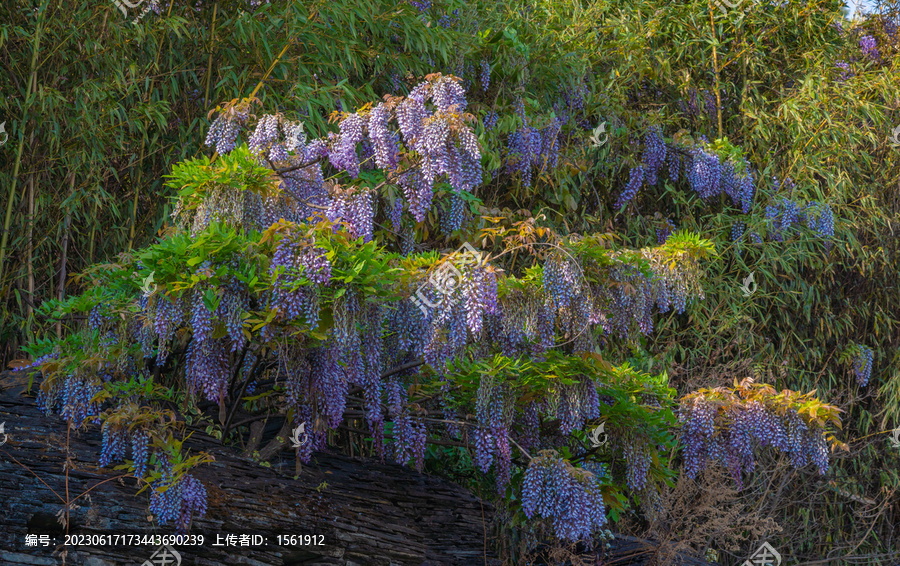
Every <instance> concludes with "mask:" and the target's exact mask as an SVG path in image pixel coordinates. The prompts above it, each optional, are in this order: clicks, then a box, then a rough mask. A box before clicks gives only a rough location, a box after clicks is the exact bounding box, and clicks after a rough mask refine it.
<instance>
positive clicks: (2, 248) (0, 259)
mask: <svg viewBox="0 0 900 566" xmlns="http://www.w3.org/2000/svg"><path fill="white" fill-rule="evenodd" d="M45 7H46V2H41V8H40V10H38V13H39V14H40V19H39V20H38V24H37V29H36V30H35V32H34V46H33V47H32V50H31V72H30V73H29V78H28V89H27V90H26V91H25V115H24V116H23V117H22V121H21V122H20V123H19V124H20V125H19V129H20V131H19V148H18V150H16V164H15V166H14V167H13V176H12V180H11V181H10V185H9V197H8V201H7V203H6V218H5V219H4V221H3V237H2V239H0V288H2V285H3V270H4V268H5V267H6V249H7V248H6V246H7V244H8V243H9V226H10V223H11V222H12V211H13V201H15V198H16V181H17V180H18V178H19V167H20V166H21V164H22V151H23V150H24V149H25V134H24V127H25V124H26V123H27V118H28V116H27V113H28V108H29V107H30V106H31V95H32V90H34V91H36V90H37V85H36V83H37V61H38V52H39V51H40V48H41V32H42V31H43V28H44V26H43V23H44V11H45V10H44V8H45Z"/></svg>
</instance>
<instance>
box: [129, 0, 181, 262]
mask: <svg viewBox="0 0 900 566" xmlns="http://www.w3.org/2000/svg"><path fill="white" fill-rule="evenodd" d="M174 3H175V0H169V11H168V12H166V17H169V16H171V15H172V5H173V4H174ZM162 46H163V42H162V41H160V42H159V47H158V48H157V49H156V58H155V59H154V60H153V70H154V71H158V67H159V55H160V53H162ZM154 86H156V75H154V76H153V77H151V78H150V88H148V89H147V104H150V103H151V102H153V88H154ZM146 145H147V138H146V136H144V138H143V139H142V140H141V158H140V160H138V162H137V167H138V170H137V182H136V183H135V184H134V200H133V202H132V213H131V230H130V231H129V235H128V251H131V248H132V247H134V234H135V229H136V226H137V217H138V212H137V207H138V197H140V194H141V177H142V173H143V171H144V169H143V166H144V151H145V149H146Z"/></svg>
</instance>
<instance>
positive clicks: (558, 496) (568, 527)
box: [522, 450, 607, 542]
mask: <svg viewBox="0 0 900 566" xmlns="http://www.w3.org/2000/svg"><path fill="white" fill-rule="evenodd" d="M598 472H599V473H596V474H595V473H592V472H590V471H588V470H585V469H583V468H576V467H574V466H572V465H571V464H569V463H568V462H567V461H566V460H564V459H563V458H561V457H560V456H559V454H558V453H556V452H555V451H553V450H545V451H543V452H541V453H540V454H538V455H537V456H536V457H535V458H534V459H532V460H531V462H530V463H529V465H528V469H527V470H526V471H525V478H524V480H523V482H522V511H524V512H525V515H526V516H527V517H528V518H529V519H531V518H543V519H549V520H550V522H551V523H552V525H553V529H554V531H555V534H556V536H557V537H558V538H561V539H564V540H569V541H573V542H574V541H579V540H585V539H588V538H590V537H591V535H592V534H593V533H594V532H595V531H597V530H598V529H601V528H602V527H603V525H605V524H606V523H607V519H606V508H605V506H604V505H603V496H602V494H601V491H600V489H601V478H602V475H601V474H603V473H604V470H603V469H602V468H601V469H599V470H598Z"/></svg>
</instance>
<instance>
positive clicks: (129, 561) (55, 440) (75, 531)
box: [0, 372, 706, 566]
mask: <svg viewBox="0 0 900 566" xmlns="http://www.w3.org/2000/svg"><path fill="white" fill-rule="evenodd" d="M27 382H28V377H27V376H26V375H25V374H24V373H15V372H5V373H0V423H4V424H5V432H6V436H5V437H4V436H3V435H0V442H4V438H5V444H3V445H0V564H2V565H3V566H16V565H26V564H27V565H38V566H56V565H59V564H63V563H65V564H69V565H78V566H81V565H84V566H119V565H121V566H131V565H134V566H141V565H144V564H145V561H147V560H148V559H149V558H150V557H151V555H152V554H153V553H154V552H155V551H156V550H157V549H158V546H157V545H149V546H147V545H144V546H141V545H136V546H121V545H120V546H110V545H106V546H93V547H87V546H77V547H76V546H69V547H65V546H63V542H64V541H65V538H66V529H65V528H64V527H63V526H61V524H60V522H59V521H58V520H57V515H58V514H59V513H60V511H63V513H64V509H65V504H64V503H63V500H61V499H60V497H61V498H65V497H66V494H67V493H68V494H69V495H68V498H69V500H75V506H73V508H72V509H70V516H69V529H68V534H69V535H110V534H120V535H121V534H130V535H138V534H141V535H144V534H169V535H171V534H173V533H174V531H173V529H172V527H170V526H169V527H160V526H158V525H156V524H155V523H152V522H150V521H149V518H148V515H149V510H148V493H147V492H146V491H145V492H144V493H142V494H140V495H137V491H138V487H137V485H136V480H135V479H134V478H130V477H129V478H124V479H113V481H106V483H102V484H101V482H103V481H104V480H109V479H110V478H116V476H117V475H120V474H121V472H116V471H114V470H112V469H110V468H98V467H97V459H98V457H99V454H100V445H101V436H100V430H99V427H98V426H96V425H88V426H85V427H83V428H82V429H81V430H78V431H76V432H73V433H71V435H70V438H69V458H70V462H71V467H70V470H69V474H68V486H67V485H66V473H65V470H64V462H65V460H66V458H65V454H66V423H65V422H63V421H62V420H61V419H60V418H58V417H56V416H53V417H46V416H44V415H43V414H42V413H41V412H40V411H39V410H38V409H37V407H36V406H35V404H34V399H33V397H29V396H24V395H23V394H22V392H23V391H24V389H25V386H26V384H27ZM251 429H252V430H253V431H254V434H253V436H254V437H255V438H256V440H255V441H252V444H253V445H255V446H258V445H259V439H260V438H261V437H262V429H263V423H254V425H253V426H252V427H251ZM185 446H186V447H188V448H189V449H190V450H191V452H192V453H196V452H197V451H205V452H208V453H210V454H212V455H213V456H214V457H215V460H216V461H215V462H213V463H212V464H208V465H203V466H200V467H199V468H197V469H196V470H194V471H192V472H191V473H192V474H193V475H194V476H195V477H197V478H198V479H199V480H201V481H202V482H203V483H204V485H205V486H206V489H207V494H208V502H209V509H208V512H207V514H206V516H205V517H204V518H203V519H200V520H195V521H194V523H193V525H192V527H191V534H194V535H203V536H204V537H205V542H204V544H203V545H202V546H184V545H182V546H177V545H176V546H175V547H174V548H175V549H176V550H177V551H178V552H179V553H180V554H181V557H182V562H181V564H182V565H183V566H188V565H197V566H209V565H220V564H229V565H231V564H251V565H254V566H300V565H304V566H313V565H323V566H324V565H329V566H353V565H369V564H371V565H377V566H389V565H391V566H393V565H397V566H406V565H417V566H418V565H421V566H436V565H453V566H455V565H460V566H475V565H485V566H487V565H489V566H497V564H499V562H498V561H497V560H496V559H495V558H494V554H493V552H492V551H491V548H492V547H493V545H494V541H493V540H491V538H490V534H489V533H490V530H491V529H490V524H491V522H492V520H493V515H494V513H493V509H492V507H491V506H490V505H489V504H488V503H484V502H482V501H480V500H479V499H478V498H477V497H475V496H474V495H473V494H472V493H470V492H468V491H466V490H465V489H463V488H461V487H459V486H458V485H455V484H453V483H450V482H448V481H446V480H442V479H439V478H435V477H431V476H428V475H425V474H419V473H416V472H415V471H414V470H411V469H409V468H406V467H403V466H399V465H391V464H381V463H379V462H377V461H373V460H370V459H362V458H351V457H348V456H343V455H340V454H330V453H318V454H317V455H316V456H315V457H314V460H313V461H312V462H311V463H310V464H309V465H304V466H302V467H301V468H300V469H299V470H298V469H297V465H296V461H295V459H294V457H293V453H292V452H290V451H284V452H281V453H280V454H276V455H275V459H274V460H273V461H272V465H271V467H264V466H261V465H259V464H258V463H256V462H254V461H252V460H250V459H248V458H246V457H242V456H241V455H239V454H238V453H237V451H236V450H234V449H232V448H229V447H225V446H222V445H221V444H219V443H218V442H217V441H215V440H212V439H206V438H205V437H204V435H203V434H202V433H199V434H195V435H194V437H192V438H191V439H190V440H189V441H188V442H186V443H185ZM251 447H253V446H251ZM14 459H15V460H18V462H20V463H21V464H24V466H27V469H26V468H25V467H23V466H22V465H20V464H19V463H16V461H14ZM32 472H33V473H32ZM295 477H296V479H295ZM38 478H40V479H38ZM98 484H100V485H98ZM95 486H96V487H95ZM89 489H90V490H91V491H90V493H89V496H87V497H80V498H78V496H79V495H81V494H82V493H83V492H85V491H86V490H89ZM54 492H55V493H56V494H59V496H57V495H55V494H54ZM76 498H78V499H77V500H76ZM26 534H33V535H49V537H50V538H51V539H54V540H55V542H54V543H52V544H51V546H49V547H43V546H38V547H28V546H26V545H25V535H26ZM229 534H233V535H242V534H250V535H252V534H259V535H263V536H265V537H267V540H266V543H267V544H265V545H262V546H244V547H240V546H238V547H225V546H214V544H213V543H215V542H216V540H217V539H216V535H222V536H224V535H229ZM278 534H282V535H323V536H324V545H322V546H293V547H290V546H279V545H278V540H277V535H278ZM656 549H657V545H655V544H654V543H652V542H648V541H644V540H641V539H637V538H633V537H628V536H623V535H616V538H615V539H614V540H612V541H611V548H610V549H605V550H603V552H602V556H601V557H600V559H599V562H597V563H598V564H606V565H613V564H614V565H616V566H638V565H643V564H646V563H647V562H648V561H649V560H650V558H651V557H652V556H653V555H654V553H655V551H656ZM66 551H67V552H66ZM62 552H66V556H65V562H63V559H62V556H61V553H62ZM680 563H681V564H685V565H697V566H700V565H704V564H706V563H704V562H702V561H699V560H696V559H692V558H690V557H681V562H680ZM167 564H168V566H174V563H171V562H170V563H167ZM530 564H533V565H534V566H539V565H541V564H543V562H540V561H535V562H530ZM154 566H156V565H155V564H154Z"/></svg>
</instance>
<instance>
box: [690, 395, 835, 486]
mask: <svg viewBox="0 0 900 566" xmlns="http://www.w3.org/2000/svg"><path fill="white" fill-rule="evenodd" d="M679 419H680V421H681V423H682V434H683V439H682V442H683V445H684V467H685V472H686V474H687V476H688V477H689V478H695V477H696V476H697V474H698V473H699V472H701V471H703V469H705V468H706V466H707V465H708V463H709V462H710V461H717V462H720V463H721V464H722V465H724V466H725V467H726V468H728V470H729V472H731V475H732V478H734V481H735V483H737V485H738V488H742V487H743V480H742V477H741V476H742V473H743V472H751V471H753V469H754V468H755V466H756V460H755V456H754V454H755V453H756V452H757V451H758V450H759V449H761V448H765V447H772V448H774V449H776V450H778V451H780V452H784V453H786V454H788V455H790V458H791V465H793V466H794V467H795V468H802V467H804V466H806V465H808V464H815V466H816V468H817V469H818V471H819V473H820V474H824V473H825V472H827V471H828V445H827V441H826V439H825V434H824V430H822V429H821V428H820V427H819V426H818V425H815V424H808V423H806V422H805V421H804V420H803V418H802V417H801V416H800V415H799V413H797V411H796V410H794V409H787V410H786V411H785V412H784V413H783V414H782V413H781V412H779V411H778V410H776V409H773V408H770V407H768V406H766V405H764V404H763V403H761V402H759V401H752V400H751V401H745V402H743V403H733V404H731V405H730V406H726V405H722V404H720V403H717V402H715V401H713V400H711V399H707V398H704V397H697V398H695V399H691V400H687V401H685V402H684V403H683V405H682V408H681V411H680V413H679Z"/></svg>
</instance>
